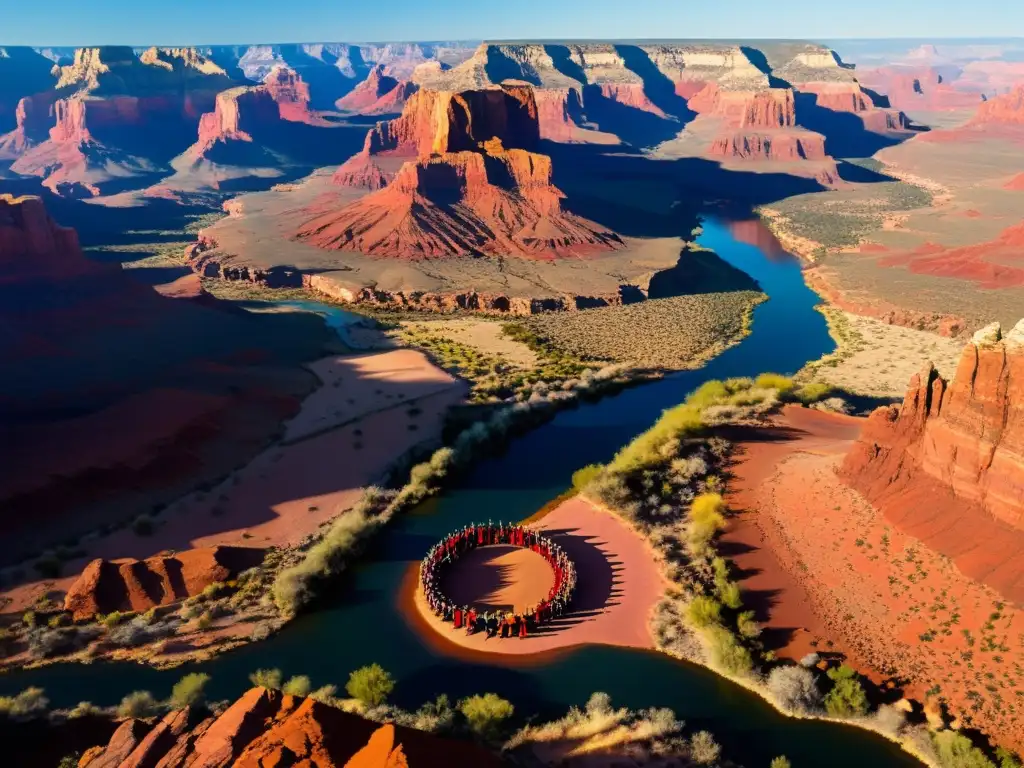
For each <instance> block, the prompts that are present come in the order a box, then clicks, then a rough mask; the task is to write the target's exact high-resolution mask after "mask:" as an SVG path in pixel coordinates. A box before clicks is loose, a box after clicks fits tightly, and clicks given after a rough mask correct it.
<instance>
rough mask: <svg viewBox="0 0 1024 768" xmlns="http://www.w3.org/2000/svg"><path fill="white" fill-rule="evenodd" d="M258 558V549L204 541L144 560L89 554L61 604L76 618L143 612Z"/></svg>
mask: <svg viewBox="0 0 1024 768" xmlns="http://www.w3.org/2000/svg"><path fill="white" fill-rule="evenodd" d="M262 559H263V552H262V550H258V549H243V548H240V547H207V548H203V549H190V550H187V551H185V552H181V553H179V554H178V555H175V556H174V557H151V558H149V559H148V560H129V561H124V562H112V561H109V560H93V561H92V562H91V563H89V565H87V566H86V567H85V570H84V571H82V574H81V575H80V576H79V577H78V579H77V580H76V581H75V583H74V584H73V585H72V586H71V588H70V589H69V590H68V593H67V596H66V597H65V598H64V609H65V610H67V611H71V613H72V615H73V617H74V618H75V620H76V621H77V620H85V619H90V618H92V617H93V616H95V615H96V614H97V613H110V612H112V611H136V612H144V611H147V610H149V609H150V608H152V607H153V606H156V605H167V604H169V603H174V602H177V601H178V600H184V599H185V598H187V597H191V596H193V595H197V594H199V593H200V592H202V591H203V589H205V588H206V587H207V586H209V585H210V584H213V583H215V582H224V581H228V580H229V579H231V578H233V577H234V576H236V575H238V574H239V573H240V572H241V571H243V570H245V569H246V568H251V567H253V566H255V565H258V564H259V562H260V561H261V560H262Z"/></svg>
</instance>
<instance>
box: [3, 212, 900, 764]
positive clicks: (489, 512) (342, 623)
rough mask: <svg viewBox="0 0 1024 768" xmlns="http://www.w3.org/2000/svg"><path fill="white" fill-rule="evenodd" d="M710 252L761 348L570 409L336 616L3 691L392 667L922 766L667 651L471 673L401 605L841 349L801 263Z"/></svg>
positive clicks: (221, 687) (755, 252)
mask: <svg viewBox="0 0 1024 768" xmlns="http://www.w3.org/2000/svg"><path fill="white" fill-rule="evenodd" d="M700 242H701V244H703V245H705V246H707V247H709V248H711V249H713V250H714V251H716V252H717V253H718V254H719V255H720V256H721V257H722V258H724V259H725V260H727V261H728V262H730V263H731V264H733V265H734V266H736V267H739V268H740V269H742V270H743V271H745V272H747V273H748V274H749V275H751V276H752V277H753V278H754V279H755V280H757V281H758V282H759V283H760V285H761V287H762V289H763V290H764V291H765V293H767V294H768V295H769V297H770V300H769V301H767V302H764V303H763V304H761V305H760V306H758V307H757V308H756V309H755V310H754V322H753V327H752V330H753V332H752V333H751V334H750V335H749V336H748V337H747V338H746V339H744V340H743V341H742V342H741V343H740V344H739V345H737V346H735V347H733V348H731V349H730V350H728V351H726V352H725V353H724V354H722V355H721V356H719V357H718V358H716V359H715V360H713V361H712V362H711V363H709V364H708V365H707V366H706V367H704V368H702V369H700V370H698V371H687V372H683V373H679V374H676V375H673V376H670V377H668V378H666V379H664V380H662V381H659V382H655V383H652V384H648V385H644V386H640V387H636V388H634V389H630V390H626V391H625V392H623V393H621V394H619V395H617V396H615V397H612V398H606V399H604V400H601V401H599V402H597V403H593V404H586V405H582V406H580V407H579V408H578V409H575V410H571V411H566V412H563V413H561V414H559V415H558V416H557V417H556V418H555V419H554V420H553V421H552V422H550V423H549V424H547V425H545V426H543V427H540V428H539V429H537V430H535V431H533V432H531V433H529V434H527V435H526V436H524V437H522V438H521V439H518V440H516V441H514V442H513V443H512V444H511V445H510V446H509V447H508V449H507V451H506V452H505V453H504V454H503V455H501V456H500V457H497V458H494V459H490V460H487V461H484V462H482V463H481V464H480V465H478V466H477V468H476V469H475V470H474V471H473V472H472V473H471V474H470V475H469V477H467V478H466V479H465V481H464V482H463V483H462V484H461V486H460V487H459V488H457V489H454V490H451V491H448V492H446V493H444V494H442V495H441V496H440V497H438V498H436V499H433V500H431V501H430V502H428V503H426V504H424V505H423V506H422V507H421V508H420V509H419V510H417V511H416V512H414V513H412V514H409V515H407V516H405V517H403V518H402V519H400V520H398V521H396V522H395V523H394V524H393V525H392V527H391V528H390V529H389V530H388V532H387V533H386V534H384V535H383V536H382V537H381V542H380V545H379V549H378V550H377V552H376V553H375V556H374V558H373V561H372V562H369V563H367V564H365V565H363V566H360V567H359V568H357V569H356V570H355V571H354V572H353V574H352V575H351V577H350V579H349V583H348V584H347V586H346V588H345V589H344V591H343V595H342V596H341V597H339V599H338V602H337V604H336V605H334V606H333V607H328V608H325V609H323V610H321V611H318V612H317V613H315V614H313V615H310V616H306V617H303V618H302V619H300V620H299V621H297V622H295V623H294V624H293V625H291V626H290V627H289V628H287V629H286V630H285V631H284V632H282V633H280V634H279V635H277V636H275V637H273V638H271V639H270V640H268V641H266V642H262V643H258V644H256V645H253V646H250V647H248V648H242V649H240V650H238V651H235V652H232V653H229V654H226V655H224V656H222V657H220V658H217V659H214V660H212V661H210V662H207V663H205V664H201V665H188V666H187V667H180V668H178V669H174V670H170V671H166V672H159V671H155V670H152V669H149V668H146V667H140V666H137V665H134V664H125V663H118V664H94V665H91V666H75V665H60V666H53V667H49V668H45V669H41V670H36V671H32V672H26V673H18V674H15V675H10V676H8V677H6V678H5V679H2V680H0V692H2V693H9V692H14V691H17V690H20V689H22V688H24V687H25V686H27V685H40V686H42V687H44V688H45V689H46V691H47V695H48V696H49V697H50V699H51V701H52V702H53V704H54V705H55V706H68V705H72V704H74V703H76V702H78V701H79V700H81V699H89V700H91V701H93V702H94V703H97V704H111V703H114V702H116V701H118V700H120V698H121V697H122V696H123V695H124V694H126V693H128V692H130V691H133V690H137V689H148V690H151V691H153V693H154V694H156V695H158V696H164V695H166V694H167V693H169V691H170V688H171V686H172V685H173V684H174V683H175V682H176V681H177V680H178V679H179V678H180V677H181V676H182V675H183V674H185V673H186V672H188V671H191V670H193V669H202V670H203V671H205V672H208V673H209V674H210V675H212V680H211V683H210V693H211V694H212V695H213V696H215V697H224V698H228V697H233V696H235V695H237V694H238V693H239V691H241V690H242V689H244V688H245V687H246V685H247V676H248V674H249V673H250V672H252V671H253V670H254V669H256V668H259V667H278V668H280V669H281V670H283V671H284V673H285V674H286V675H293V674H307V675H309V676H310V677H311V678H312V679H313V682H314V684H315V685H322V684H326V683H334V684H336V685H338V686H339V688H341V687H343V685H344V682H345V680H346V679H347V677H348V673H349V672H350V671H351V670H353V669H355V668H357V667H359V666H361V665H363V664H368V663H371V662H378V663H380V664H381V665H383V666H384V667H385V668H386V669H388V670H389V671H390V672H391V673H392V674H393V675H394V676H395V677H396V679H397V680H398V681H399V684H398V687H397V688H396V691H395V695H394V699H395V703H396V704H399V705H401V706H406V707H415V706H418V705H419V704H421V703H422V702H423V701H425V700H427V699H430V698H433V697H434V696H436V695H437V694H439V693H447V694H448V695H449V696H450V697H453V698H456V697H459V696H463V695H466V694H471V693H480V692H485V691H494V692H496V693H498V694H499V695H501V696H504V697H506V698H508V699H510V700H511V701H512V702H513V703H514V704H515V705H516V707H517V708H518V709H519V711H521V712H524V713H525V712H541V713H544V714H546V715H547V714H551V715H560V714H562V713H564V711H565V709H566V708H567V707H568V706H569V705H570V704H582V703H583V702H585V701H586V699H587V698H588V696H589V695H590V694H591V693H592V692H594V691H605V692H607V693H609V694H610V695H611V696H612V700H613V701H614V702H615V703H616V704H618V705H625V706H629V707H635V708H639V707H651V706H658V707H670V708H672V709H673V710H674V711H675V712H676V714H677V716H679V717H680V718H681V719H684V720H686V721H687V723H688V724H689V726H690V727H691V728H707V729H709V730H711V731H712V732H713V733H714V734H715V735H716V737H717V738H718V739H719V740H720V741H721V742H722V743H723V744H725V745H726V754H727V755H728V756H729V757H730V758H732V759H734V760H737V761H740V762H742V763H744V764H745V765H746V766H747V767H748V768H755V767H756V766H767V764H768V763H769V762H770V760H771V759H772V758H773V757H775V756H777V755H781V754H785V755H787V756H788V757H789V758H790V760H791V761H792V763H793V765H794V766H796V768H807V767H810V766H825V765H827V766H831V767H832V768H854V767H856V768H862V767H863V766H879V767H888V766H916V765H919V764H918V763H917V761H915V760H914V759H913V758H911V757H909V756H907V755H905V754H903V753H902V752H900V751H899V750H898V749H897V748H896V747H895V746H894V745H892V744H890V743H889V742H887V741H885V740H883V739H881V738H878V737H875V736H873V735H871V734H869V733H867V732H864V731H860V730H857V729H853V728H849V727H845V726H842V725H837V724H832V723H821V722H814V721H801V720H794V719H790V718H787V717H784V716H782V715H780V714H778V713H777V712H775V710H774V709H772V708H771V707H770V706H768V705H767V704H765V703H764V702H763V701H762V700H761V699H760V698H758V697H756V696H753V695H751V694H749V693H747V692H746V691H745V690H743V689H742V688H740V687H739V686H736V685H734V684H732V683H729V682H727V681H725V680H723V679H721V678H719V677H718V676H716V675H714V674H713V673H711V672H708V671H707V670H705V669H703V668H701V667H697V666H694V665H690V664H686V663H683V662H678V661H675V660H673V659H670V658H668V657H667V656H664V655H661V654H657V653H653V652H641V651H630V650H622V649H616V648H608V647H596V646H595V647H588V648H582V649H578V650H575V651H572V652H569V653H566V654H564V655H562V656H560V657H557V658H555V659H552V660H547V661H544V662H542V663H535V664H533V665H530V666H514V667H508V666H502V665H500V664H480V663H466V662H464V661H459V660H455V659H451V658H448V657H445V656H443V655H440V654H438V653H436V652H434V651H432V650H431V649H430V648H429V647H427V645H426V644H424V643H423V642H422V641H421V639H420V638H419V637H417V635H416V633H415V631H414V630H413V629H412V628H411V627H410V625H409V624H408V623H407V622H406V620H405V619H404V618H402V616H401V615H400V614H399V613H398V612H397V611H396V609H395V603H396V598H397V595H398V593H399V589H400V585H401V583H402V580H403V576H404V575H405V574H406V572H407V571H408V569H409V567H410V564H411V563H413V562H415V561H418V560H419V559H420V558H421V557H422V556H423V554H424V553H425V552H426V550H427V549H428V548H429V547H430V546H431V544H432V543H433V542H434V541H436V540H437V539H438V538H439V537H440V536H441V535H443V534H444V533H445V532H447V531H449V530H451V529H453V528H455V527H459V526H462V525H464V524H466V523H469V522H472V521H474V520H478V519H486V518H491V519H494V520H499V519H501V520H506V521H508V520H517V519H522V518H524V517H527V516H529V515H531V514H532V513H534V512H535V511H536V510H537V509H538V508H539V507H541V506H542V505H543V504H545V503H546V502H548V501H549V500H551V499H553V498H555V497H556V496H557V495H558V494H560V493H561V492H563V491H564V490H565V489H566V488H567V487H568V486H569V484H570V478H571V475H572V473H573V471H574V470H576V469H578V468H579V467H581V466H583V465H585V464H588V463H591V462H603V461H606V460H608V459H609V458H610V457H611V456H612V454H614V452H615V451H616V450H617V449H618V448H619V447H620V446H621V445H622V444H623V443H625V442H627V441H628V440H629V439H630V438H632V437H633V436H634V435H636V434H637V433H639V432H641V431H643V430H645V429H647V428H648V427H649V426H650V425H651V424H652V423H653V422H654V421H655V420H656V419H657V418H658V416H659V414H660V413H661V411H662V410H664V409H665V408H667V407H670V406H673V405H676V404H677V403H679V402H681V401H682V400H683V399H685V397H686V395H687V393H689V392H690V391H691V390H692V389H694V388H695V387H696V386H698V385H700V384H701V383H702V382H704V381H706V380H708V379H713V378H725V377H729V376H750V375H756V374H758V373H761V372H764V371H776V372H779V373H793V372H795V371H796V370H798V369H799V368H800V367H802V366H803V364H804V363H805V362H807V361H808V360H812V359H815V358H818V357H820V356H821V355H822V354H825V353H827V352H830V351H831V350H832V349H833V348H834V343H833V341H832V339H831V338H830V337H829V335H828V330H827V327H826V324H825V321H824V318H823V317H822V316H821V315H820V314H819V313H818V312H816V311H815V310H814V306H815V304H816V303H817V302H818V298H817V296H816V295H815V294H814V293H813V292H812V291H811V290H810V289H808V288H807V287H806V285H805V284H804V282H803V279H802V277H801V274H800V268H799V265H798V263H797V262H796V261H795V260H793V259H790V258H777V257H776V258H771V259H770V258H767V257H766V255H765V254H764V253H762V251H761V250H759V249H758V248H757V247H756V246H753V245H749V244H746V243H743V242H740V241H738V240H736V239H735V238H734V237H733V236H732V234H731V233H730V230H729V227H728V226H727V224H725V223H723V222H718V221H713V220H707V221H705V225H704V233H703V235H702V236H701V237H700ZM301 303H302V304H303V305H304V306H303V307H301V308H304V309H316V307H315V306H312V304H313V303H310V305H311V306H305V304H306V303H305V302H301ZM297 308H299V307H297ZM327 309H330V308H327ZM319 311H323V308H322V307H321V309H319ZM328 314H329V315H330V314H332V313H328ZM347 314H348V313H342V314H341V315H334V318H335V319H334V321H333V322H332V324H337V325H344V324H345V323H346V322H348V318H345V317H344V315H347ZM349 317H351V316H349Z"/></svg>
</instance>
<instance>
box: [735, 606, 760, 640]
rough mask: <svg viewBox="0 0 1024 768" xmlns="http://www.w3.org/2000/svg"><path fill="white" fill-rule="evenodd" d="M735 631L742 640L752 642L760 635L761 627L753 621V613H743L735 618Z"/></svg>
mask: <svg viewBox="0 0 1024 768" xmlns="http://www.w3.org/2000/svg"><path fill="white" fill-rule="evenodd" d="M736 631H737V632H739V633H740V637H742V638H743V639H744V640H753V639H755V638H757V637H760V635H761V625H760V624H758V623H757V621H756V620H755V619H754V612H753V611H744V612H743V613H741V614H740V615H739V616H737V617H736Z"/></svg>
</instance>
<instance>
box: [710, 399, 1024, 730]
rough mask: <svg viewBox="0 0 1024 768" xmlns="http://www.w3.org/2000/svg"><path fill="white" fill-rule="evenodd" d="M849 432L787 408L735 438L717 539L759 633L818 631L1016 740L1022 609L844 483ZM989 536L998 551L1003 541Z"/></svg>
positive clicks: (789, 642) (805, 643)
mask: <svg viewBox="0 0 1024 768" xmlns="http://www.w3.org/2000/svg"><path fill="white" fill-rule="evenodd" d="M858 430H859V420H857V419H852V418H848V417H837V416H833V415H827V414H821V413H818V412H814V411H805V410H800V409H795V408H787V409H786V410H785V412H784V413H783V414H782V415H781V416H780V417H779V419H778V420H777V423H776V424H775V426H774V427H773V428H770V429H767V430H762V431H763V434H753V435H747V439H746V440H740V437H741V436H739V435H737V436H735V437H736V439H737V440H738V448H739V451H740V453H739V461H738V463H737V465H736V467H735V468H734V471H735V480H734V481H733V482H732V483H731V491H730V503H731V505H732V506H733V507H735V508H737V509H740V510H742V511H741V512H740V514H739V516H738V518H737V519H736V522H735V524H734V526H733V529H732V530H730V531H729V532H728V533H727V535H726V537H725V541H726V543H727V544H728V545H731V547H732V552H731V553H730V556H731V557H732V558H733V561H734V562H735V563H736V565H737V566H738V567H739V568H741V569H743V570H744V571H746V572H748V576H747V577H746V578H745V579H743V581H742V584H741V585H742V586H743V587H744V589H746V590H748V592H750V593H753V597H754V600H753V601H752V602H753V603H754V604H758V605H759V607H760V608H761V609H762V610H765V609H766V610H767V619H766V622H765V623H766V629H767V639H769V641H770V642H776V643H778V642H780V641H781V644H782V649H783V652H784V653H785V654H786V655H790V656H797V655H799V654H801V653H803V652H805V651H806V650H809V649H811V647H812V646H811V642H813V641H817V646H816V647H814V648H813V649H814V650H816V651H818V652H824V653H827V652H829V651H837V652H839V651H841V652H845V653H847V654H848V657H849V660H850V661H851V663H853V664H854V666H856V667H857V668H858V669H860V670H861V671H862V672H865V673H866V674H869V676H870V677H872V678H873V679H874V680H876V681H881V680H883V679H886V678H894V679H898V680H905V681H909V682H908V683H907V685H906V686H905V687H904V692H905V693H906V695H908V696H910V697H912V698H917V699H920V700H926V699H928V698H929V696H928V693H929V691H931V696H932V697H938V698H940V699H942V700H944V701H945V702H947V704H948V705H949V707H950V710H951V712H952V713H953V714H954V715H957V716H960V717H961V718H962V721H963V723H964V724H966V725H968V726H972V727H977V728H979V729H981V730H982V731H984V732H985V733H986V734H987V735H989V736H990V737H992V738H993V739H994V740H995V741H996V742H998V743H1001V744H1004V745H1006V746H1010V747H1013V748H1017V749H1019V748H1020V747H1021V746H1022V745H1024V718H1021V717H1020V716H1019V712H1018V708H1019V707H1020V706H1021V704H1020V700H1019V696H1018V695H1017V692H1018V691H1020V690H1022V689H1024V688H1022V685H1024V680H1022V679H1021V675H1020V672H1019V670H1021V669H1024V666H1022V665H1024V634H1022V632H1024V616H1022V615H1021V612H1020V611H1019V610H1017V609H1016V608H1015V607H1012V606H1010V605H1008V604H1007V603H1006V602H1005V601H1004V600H1002V599H1001V598H1000V596H999V594H998V593H996V592H995V591H994V590H993V589H991V588H989V587H987V586H986V585H984V584H982V583H980V582H978V581H975V580H973V579H971V578H969V577H967V576H965V575H964V574H963V573H962V572H961V571H960V570H959V569H958V568H957V566H956V564H955V563H954V562H953V560H951V559H950V557H949V556H948V555H947V554H943V553H939V552H936V551H934V550H932V549H931V548H929V547H928V546H927V545H926V544H924V543H922V541H920V540H918V539H917V538H915V537H914V535H913V534H914V533H916V532H918V531H917V530H916V529H915V527H914V526H913V525H910V526H909V527H908V528H904V526H905V525H907V522H908V521H906V520H899V521H895V520H887V519H885V518H884V517H883V516H882V515H881V514H880V513H878V512H877V511H876V510H874V509H873V508H872V507H871V506H870V505H869V504H868V503H867V502H866V501H865V500H864V499H863V498H862V497H861V496H860V495H859V494H858V493H857V492H855V491H853V490H852V489H850V488H849V487H847V486H846V485H844V484H843V483H842V482H841V481H840V480H839V478H838V477H837V475H836V472H835V470H836V467H837V466H838V464H839V463H840V461H841V459H842V456H843V454H845V452H846V451H847V450H848V449H849V447H850V446H851V444H852V441H853V439H854V438H855V437H856V435H857V432H858ZM946 543H948V542H942V541H940V545H943V546H944V545H945V544H946ZM986 546H988V547H989V548H991V551H992V553H996V554H997V553H998V552H999V550H1000V549H1001V548H1002V542H1001V541H1000V540H994V541H988V542H983V543H982V545H981V547H982V548H985V547H986ZM1005 554H1006V553H1005V552H1003V555H1004V556H1005ZM759 598H760V599H759ZM794 629H796V631H795V632H794ZM801 629H806V630H807V631H806V632H805V631H800V630H801ZM828 641H831V642H832V643H833V644H834V645H833V646H831V647H830V646H829V645H828ZM936 686H937V688H936Z"/></svg>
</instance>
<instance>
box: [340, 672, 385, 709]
mask: <svg viewBox="0 0 1024 768" xmlns="http://www.w3.org/2000/svg"><path fill="white" fill-rule="evenodd" d="M394 689H395V680H394V678H392V677H391V675H389V674H388V673H387V672H385V671H384V668H383V667H381V665H380V664H371V665H370V666H368V667H360V668H359V669H357V670H356V671H355V672H353V673H352V674H350V675H349V676H348V683H346V684H345V690H346V691H347V692H348V695H349V696H351V697H352V698H354V699H359V701H361V702H362V703H363V704H365V705H366V706H367V707H379V706H380V705H381V704H383V703H384V702H385V701H387V699H388V696H389V695H390V694H391V692H392V691H393V690H394Z"/></svg>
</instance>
